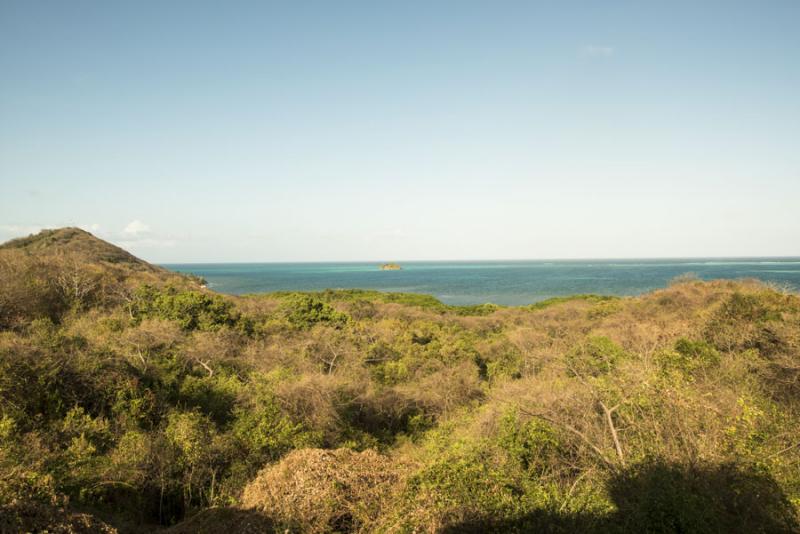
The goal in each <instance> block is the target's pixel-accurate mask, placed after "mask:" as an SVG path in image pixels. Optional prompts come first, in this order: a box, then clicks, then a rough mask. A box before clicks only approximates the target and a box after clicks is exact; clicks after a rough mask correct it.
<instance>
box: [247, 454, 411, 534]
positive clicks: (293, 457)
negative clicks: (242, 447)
mask: <svg viewBox="0 0 800 534" xmlns="http://www.w3.org/2000/svg"><path fill="white" fill-rule="evenodd" d="M400 479H401V476H400V470H398V469H397V468H396V467H395V466H394V465H393V464H392V462H391V461H390V460H389V459H388V458H387V457H385V456H382V455H380V454H378V453H377V452H375V451H372V450H366V451H363V452H355V451H352V450H349V449H336V450H323V449H301V450H296V451H294V452H291V453H290V454H288V455H287V456H286V457H285V458H283V460H281V461H280V462H278V463H277V464H274V465H271V466H268V467H266V468H265V469H263V470H262V471H261V472H260V473H259V474H258V475H257V476H256V478H255V480H253V481H252V482H251V483H250V484H248V486H247V487H246V488H245V490H244V493H243V495H242V504H243V505H244V507H246V508H252V509H256V510H260V511H263V512H265V513H268V514H270V516H272V517H273V518H274V519H275V520H276V521H277V522H279V523H282V524H284V525H286V526H287V527H290V528H296V529H298V530H300V531H302V532H309V533H317V532H332V531H333V532H369V531H370V530H371V527H372V526H373V525H374V524H375V521H376V520H377V519H378V516H379V515H380V512H381V510H382V509H383V508H384V507H385V506H386V505H388V503H389V502H390V499H391V497H392V495H393V494H394V492H395V491H396V488H397V486H398V483H399V482H400Z"/></svg>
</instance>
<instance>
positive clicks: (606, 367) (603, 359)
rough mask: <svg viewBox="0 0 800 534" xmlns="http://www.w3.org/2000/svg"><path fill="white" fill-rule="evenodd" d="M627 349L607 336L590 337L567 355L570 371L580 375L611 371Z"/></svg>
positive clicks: (600, 373) (593, 374)
mask: <svg viewBox="0 0 800 534" xmlns="http://www.w3.org/2000/svg"><path fill="white" fill-rule="evenodd" d="M623 357H625V351H624V350H623V349H622V348H621V347H620V346H619V345H617V344H616V343H614V342H613V341H611V340H610V339H609V338H607V337H605V336H594V337H588V338H586V340H585V341H583V342H582V343H580V344H578V345H577V346H576V347H575V348H574V349H573V350H572V351H570V352H569V353H568V354H567V356H566V362H567V365H568V366H569V371H570V372H572V373H575V374H577V375H580V376H600V375H603V374H607V373H610V372H611V371H612V370H613V369H614V367H615V366H616V365H617V362H619V360H621V359H622V358H623Z"/></svg>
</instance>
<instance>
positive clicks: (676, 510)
mask: <svg viewBox="0 0 800 534" xmlns="http://www.w3.org/2000/svg"><path fill="white" fill-rule="evenodd" d="M798 428H800V297H798V295H796V294H791V293H786V292H782V291H778V290H776V289H774V288H771V287H769V286H766V285H763V284H761V283H759V282H756V281H727V280H720V281H714V282H700V281H692V280H685V281H682V282H680V283H675V284H673V285H671V286H669V287H666V288H664V289H661V290H658V291H654V292H652V293H649V294H645V295H642V296H640V297H635V298H614V297H602V296H595V295H583V296H576V297H574V298H558V299H552V300H551V301H547V302H545V303H540V304H537V305H534V306H525V307H500V306H491V305H486V306H473V307H453V306H446V305H444V304H442V303H441V302H439V301H437V300H436V299H434V298H433V297H429V296H423V295H404V294H391V293H380V292H375V291H359V290H348V291H324V292H318V293H279V294H269V295H253V296H247V297H230V296H225V295H220V294H216V293H214V292H212V291H208V290H205V289H203V288H201V287H200V285H199V284H198V282H197V281H196V280H193V279H191V278H187V277H184V276H180V275H177V274H174V273H169V272H168V271H165V270H163V269H160V268H158V267H154V266H151V265H149V264H147V263H146V262H144V261H142V260H139V259H137V258H135V257H133V256H131V255H130V254H128V253H127V252H125V251H124V250H121V249H119V248H118V247H115V246H113V245H110V244H108V243H105V242H103V241H101V240H99V239H97V238H95V237H94V236H92V235H91V234H88V233H86V232H83V231H81V230H77V229H61V230H51V231H46V232H43V233H41V234H39V235H37V236H32V237H29V238H24V239H20V240H14V241H11V242H9V243H6V244H5V245H2V246H0V532H3V533H5V532H26V531H45V530H47V531H51V532H102V531H106V532H114V531H117V532H153V531H158V530H163V531H164V532H171V533H188V532H193V533H194V532H208V533H212V532H221V531H223V532H224V531H227V532H232V533H233V532H272V531H274V532H285V531H287V530H288V531H290V532H676V533H677V532H708V533H718V532H798V531H800V523H798V519H799V517H798V508H800V469H798V466H800V446H799V445H800V438H799V434H798V430H797V429H798Z"/></svg>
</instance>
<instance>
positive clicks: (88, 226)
mask: <svg viewBox="0 0 800 534" xmlns="http://www.w3.org/2000/svg"><path fill="white" fill-rule="evenodd" d="M78 228H80V229H81V230H86V231H87V232H91V233H97V231H99V230H100V225H99V224H97V223H92V224H80V225H78Z"/></svg>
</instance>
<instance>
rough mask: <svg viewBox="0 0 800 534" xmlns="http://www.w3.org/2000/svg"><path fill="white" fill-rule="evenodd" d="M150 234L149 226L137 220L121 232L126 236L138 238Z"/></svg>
mask: <svg viewBox="0 0 800 534" xmlns="http://www.w3.org/2000/svg"><path fill="white" fill-rule="evenodd" d="M149 232H150V226H149V225H147V224H145V223H143V222H142V221H140V220H139V219H136V220H133V221H131V222H129V223H128V225H127V226H126V227H125V228H124V229H123V230H122V233H123V234H125V235H127V236H139V235H142V234H147V233H149Z"/></svg>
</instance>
